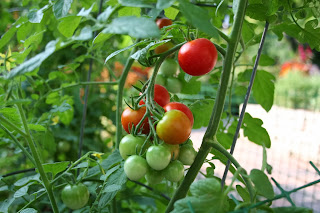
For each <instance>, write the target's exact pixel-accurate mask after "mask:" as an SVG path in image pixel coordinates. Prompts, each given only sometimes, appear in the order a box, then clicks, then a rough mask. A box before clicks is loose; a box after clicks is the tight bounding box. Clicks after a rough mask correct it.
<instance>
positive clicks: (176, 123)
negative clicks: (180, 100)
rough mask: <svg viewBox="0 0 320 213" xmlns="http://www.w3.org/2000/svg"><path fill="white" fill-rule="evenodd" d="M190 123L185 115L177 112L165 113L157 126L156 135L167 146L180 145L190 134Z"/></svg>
mask: <svg viewBox="0 0 320 213" xmlns="http://www.w3.org/2000/svg"><path fill="white" fill-rule="evenodd" d="M191 129H192V126H191V122H190V120H189V118H188V117H187V115H186V114H185V113H183V112H182V111H179V110H175V109H173V110H170V111H168V112H166V113H165V114H164V116H163V118H162V119H161V120H160V121H159V123H158V124H157V128H156V131H157V134H158V136H159V138H160V139H161V140H163V141H164V142H165V143H168V144H181V143H183V142H185V141H186V140H187V139H188V138H189V136H190V133H191Z"/></svg>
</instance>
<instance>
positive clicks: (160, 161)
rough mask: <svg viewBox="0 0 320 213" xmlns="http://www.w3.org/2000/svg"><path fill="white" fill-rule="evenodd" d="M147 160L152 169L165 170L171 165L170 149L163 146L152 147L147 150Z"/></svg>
mask: <svg viewBox="0 0 320 213" xmlns="http://www.w3.org/2000/svg"><path fill="white" fill-rule="evenodd" d="M146 159H147V162H148V165H149V166H150V167H151V168H152V169H154V170H163V169H164V168H166V167H167V166H168V164H169V163H170V160H171V152H170V150H169V148H168V147H165V146H162V145H158V146H150V147H149V148H148V150H147V154H146Z"/></svg>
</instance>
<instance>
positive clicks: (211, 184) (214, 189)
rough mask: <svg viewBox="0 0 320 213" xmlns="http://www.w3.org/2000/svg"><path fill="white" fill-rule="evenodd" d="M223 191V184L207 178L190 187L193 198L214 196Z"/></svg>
mask: <svg viewBox="0 0 320 213" xmlns="http://www.w3.org/2000/svg"><path fill="white" fill-rule="evenodd" d="M220 191H221V183H220V181H218V180H217V179H216V178H205V179H200V180H197V181H195V182H193V183H192V184H191V186H190V192H191V194H192V196H196V197H200V196H202V195H212V194H216V193H218V192H220Z"/></svg>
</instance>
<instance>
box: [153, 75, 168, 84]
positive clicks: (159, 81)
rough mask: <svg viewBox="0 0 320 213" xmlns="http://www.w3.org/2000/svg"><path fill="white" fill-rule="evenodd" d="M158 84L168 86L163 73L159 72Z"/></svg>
mask: <svg viewBox="0 0 320 213" xmlns="http://www.w3.org/2000/svg"><path fill="white" fill-rule="evenodd" d="M155 83H156V84H160V85H161V86H164V87H165V86H166V78H165V77H164V76H163V75H162V74H158V75H157V77H156V81H155Z"/></svg>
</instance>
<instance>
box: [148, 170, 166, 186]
mask: <svg viewBox="0 0 320 213" xmlns="http://www.w3.org/2000/svg"><path fill="white" fill-rule="evenodd" d="M145 178H146V180H147V182H148V183H149V184H151V185H155V184H159V183H161V181H162V180H163V179H164V174H163V171H157V170H154V169H151V168H149V170H148V171H147V174H146V175H145Z"/></svg>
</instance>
